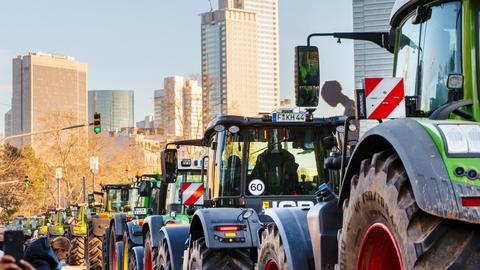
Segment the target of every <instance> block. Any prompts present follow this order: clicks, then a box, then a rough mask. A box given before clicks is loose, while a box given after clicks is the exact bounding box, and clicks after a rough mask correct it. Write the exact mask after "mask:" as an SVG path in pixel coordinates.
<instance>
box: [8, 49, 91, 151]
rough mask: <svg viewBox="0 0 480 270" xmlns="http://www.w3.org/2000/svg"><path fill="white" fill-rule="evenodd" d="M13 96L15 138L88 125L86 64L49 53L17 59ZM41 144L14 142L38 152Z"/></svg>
mask: <svg viewBox="0 0 480 270" xmlns="http://www.w3.org/2000/svg"><path fill="white" fill-rule="evenodd" d="M12 94H13V97H12V134H19V133H28V132H31V133H34V132H39V131H44V130H48V129H52V128H59V127H61V126H63V127H65V126H68V125H75V124H85V123H87V64H84V63H81V62H78V61H75V59H74V58H72V57H69V56H59V55H53V54H46V53H29V54H28V55H23V56H18V57H17V58H15V59H13V93H12ZM59 125H61V126H59ZM84 131H86V130H85V129H84ZM79 132H81V131H80V130H79ZM84 134H85V135H86V133H84ZM46 139H48V138H46ZM40 140H41V136H26V137H22V138H20V139H18V140H12V141H11V142H12V143H13V144H15V145H19V146H23V145H28V144H31V145H32V147H33V148H34V149H35V150H38V149H39V146H40V145H41V144H42V143H41V142H40Z"/></svg>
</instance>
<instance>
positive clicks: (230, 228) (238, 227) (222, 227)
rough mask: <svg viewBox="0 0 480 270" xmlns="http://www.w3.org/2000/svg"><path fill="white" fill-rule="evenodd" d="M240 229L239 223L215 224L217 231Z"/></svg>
mask: <svg viewBox="0 0 480 270" xmlns="http://www.w3.org/2000/svg"><path fill="white" fill-rule="evenodd" d="M241 229H242V227H241V226H239V225H228V226H225V225H224V226H215V231H219V232H234V231H240V230H241Z"/></svg>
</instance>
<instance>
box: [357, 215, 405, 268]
mask: <svg viewBox="0 0 480 270" xmlns="http://www.w3.org/2000/svg"><path fill="white" fill-rule="evenodd" d="M356 269H357V270H371V269H376V270H387V269H388V270H403V269H404V268H403V262H402V256H401V253H400V249H399V248H398V245H397V242H396V241H395V236H394V235H393V233H392V231H390V229H389V228H388V227H387V226H386V225H384V224H382V223H375V224H373V225H372V226H370V228H368V230H367V232H366V233H365V236H364V237H363V240H362V244H361V245H360V250H359V252H358V257H357V267H356Z"/></svg>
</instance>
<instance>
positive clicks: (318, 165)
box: [246, 127, 325, 196]
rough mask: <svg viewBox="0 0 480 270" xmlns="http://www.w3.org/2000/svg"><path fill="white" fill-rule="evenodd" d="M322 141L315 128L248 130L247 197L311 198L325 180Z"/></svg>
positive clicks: (319, 133)
mask: <svg viewBox="0 0 480 270" xmlns="http://www.w3.org/2000/svg"><path fill="white" fill-rule="evenodd" d="M322 135H323V136H322ZM323 137H324V134H323V133H322V132H320V131H316V130H315V129H314V128H300V127H282V128H255V129H251V130H250V132H249V134H248V145H249V146H248V172H247V178H248V179H247V188H246V194H247V195H255V196H258V195H309V194H313V193H314V192H315V191H316V190H317V187H318V185H319V184H320V182H321V181H322V179H325V177H322V172H323V159H324V157H325V155H324V153H323V152H324V151H323V148H322V145H321V143H320V142H321V138H323ZM259 184H260V185H259ZM259 189H260V190H259Z"/></svg>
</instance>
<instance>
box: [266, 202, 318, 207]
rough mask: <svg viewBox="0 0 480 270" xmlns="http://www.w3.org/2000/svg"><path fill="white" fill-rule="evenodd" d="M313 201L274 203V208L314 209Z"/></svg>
mask: <svg viewBox="0 0 480 270" xmlns="http://www.w3.org/2000/svg"><path fill="white" fill-rule="evenodd" d="M313 205H314V204H313V202H312V201H272V208H283V207H297V206H298V207H312V206H313Z"/></svg>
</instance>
